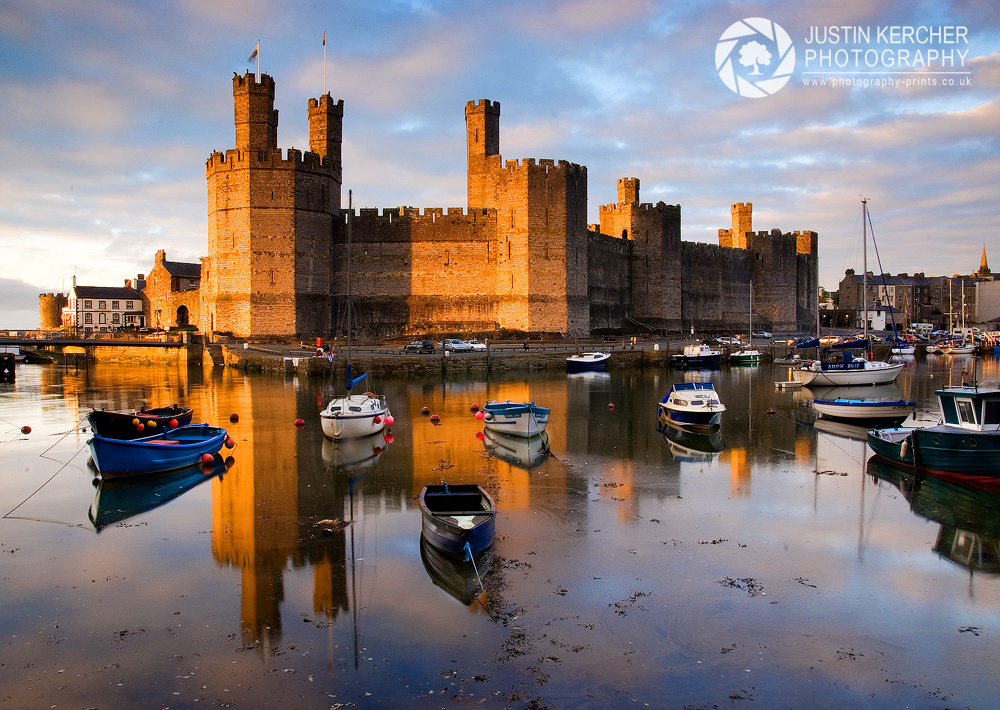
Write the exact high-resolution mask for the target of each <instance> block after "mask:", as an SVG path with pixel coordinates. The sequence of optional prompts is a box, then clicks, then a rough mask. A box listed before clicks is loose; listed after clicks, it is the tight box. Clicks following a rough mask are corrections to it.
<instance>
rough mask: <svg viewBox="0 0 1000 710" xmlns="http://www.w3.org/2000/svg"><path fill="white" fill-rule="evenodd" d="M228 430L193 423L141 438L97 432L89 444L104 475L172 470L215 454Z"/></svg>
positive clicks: (114, 476)
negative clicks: (111, 435) (206, 455)
mask: <svg viewBox="0 0 1000 710" xmlns="http://www.w3.org/2000/svg"><path fill="white" fill-rule="evenodd" d="M227 436H228V434H227V433H226V430H225V429H223V428H222V427H216V426H209V425H208V424H189V425H188V426H182V427H178V428H177V429H167V430H165V431H160V432H159V433H156V434H153V435H152V436H146V437H143V438H141V439H110V438H108V437H104V436H101V435H100V434H94V436H93V437H91V439H90V441H88V442H87V444H88V445H89V446H90V453H91V455H92V456H93V457H94V464H95V465H96V466H97V470H98V471H100V472H101V477H102V478H122V477H125V476H137V475H141V474H146V473H159V472H162V471H171V470H174V469H178V468H184V467H185V466H191V465H193V464H196V463H198V462H199V461H200V460H201V457H202V456H203V455H204V454H210V455H213V456H214V455H215V454H217V453H218V451H219V449H221V448H222V446H223V444H224V443H225V441H226V437H227Z"/></svg>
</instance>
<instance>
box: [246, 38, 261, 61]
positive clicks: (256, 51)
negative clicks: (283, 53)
mask: <svg viewBox="0 0 1000 710" xmlns="http://www.w3.org/2000/svg"><path fill="white" fill-rule="evenodd" d="M259 51H260V42H257V46H256V47H254V48H253V52H251V53H250V57H249V58H248V59H247V61H248V62H252V61H253V60H254V59H256V58H257V53H258V52H259Z"/></svg>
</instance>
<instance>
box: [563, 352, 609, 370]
mask: <svg viewBox="0 0 1000 710" xmlns="http://www.w3.org/2000/svg"><path fill="white" fill-rule="evenodd" d="M610 357H611V353H580V354H579V355H570V356H569V357H568V358H566V372H592V371H600V370H604V369H605V368H606V367H607V364H608V358H610Z"/></svg>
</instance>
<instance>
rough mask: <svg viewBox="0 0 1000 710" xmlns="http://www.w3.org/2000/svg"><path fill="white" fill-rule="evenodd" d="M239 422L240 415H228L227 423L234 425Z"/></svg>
mask: <svg viewBox="0 0 1000 710" xmlns="http://www.w3.org/2000/svg"><path fill="white" fill-rule="evenodd" d="M239 420H240V415H239V414H236V413H235V412H234V413H232V414H230V415H229V421H231V422H232V423H233V424H235V423H236V422H238V421H239Z"/></svg>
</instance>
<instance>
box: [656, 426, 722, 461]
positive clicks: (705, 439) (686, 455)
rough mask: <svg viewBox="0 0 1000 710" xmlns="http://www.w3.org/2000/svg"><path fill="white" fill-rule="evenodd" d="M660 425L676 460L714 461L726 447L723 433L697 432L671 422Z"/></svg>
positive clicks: (671, 453)
mask: <svg viewBox="0 0 1000 710" xmlns="http://www.w3.org/2000/svg"><path fill="white" fill-rule="evenodd" d="M659 426H660V432H661V433H662V434H663V438H664V440H665V441H666V442H667V445H668V446H669V447H670V455H671V456H673V458H674V461H686V462H698V463H712V461H714V460H715V457H716V456H717V455H718V453H719V452H720V451H722V450H723V449H724V448H725V444H724V443H723V441H722V434H721V433H719V432H715V433H713V434H695V433H694V432H689V431H683V430H681V429H677V428H675V427H672V426H670V425H669V424H663V425H659Z"/></svg>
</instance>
